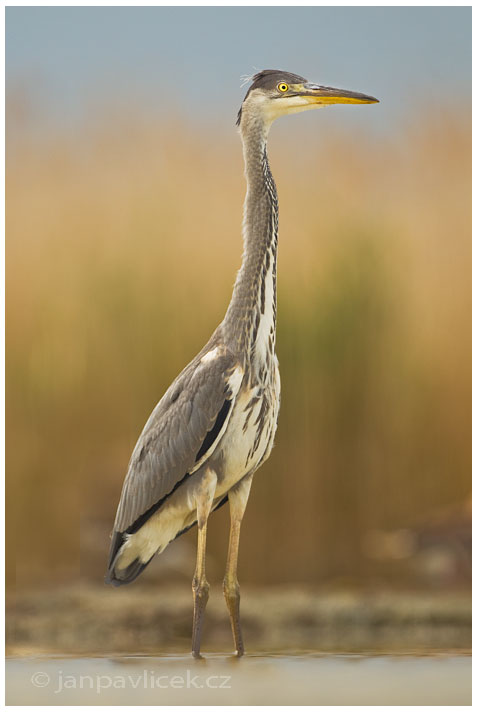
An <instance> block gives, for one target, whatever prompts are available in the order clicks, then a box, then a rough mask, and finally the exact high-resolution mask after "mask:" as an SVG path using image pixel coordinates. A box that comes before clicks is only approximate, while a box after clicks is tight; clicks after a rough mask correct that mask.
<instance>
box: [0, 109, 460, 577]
mask: <svg viewBox="0 0 478 712" xmlns="http://www.w3.org/2000/svg"><path fill="white" fill-rule="evenodd" d="M290 129H291V126H288V127H286V128H285V129H278V131H277V133H275V134H274V135H273V137H272V139H271V146H270V159H271V166H272V170H273V172H274V174H275V177H276V181H277V184H278V189H279V198H280V208H281V224H280V232H281V236H280V247H279V281H278V284H279V321H278V347H277V348H278V356H279V361H280V364H281V374H282V382H283V393H282V407H281V414H280V420H279V429H278V435H277V440H276V447H275V449H274V451H273V454H272V456H271V458H270V460H269V462H268V463H267V464H266V465H265V466H264V467H263V468H262V469H261V470H260V472H258V474H257V475H256V478H255V483H254V487H253V493H252V497H251V500H250V505H249V508H248V512H247V514H246V520H245V526H244V534H243V539H242V544H241V580H243V581H254V582H257V583H259V582H262V583H269V582H277V581H284V582H287V581H296V582H317V581H320V580H326V579H329V580H330V579H338V578H339V579H341V578H344V577H347V578H350V579H354V578H358V579H360V578H364V577H365V578H366V577H367V575H368V574H369V573H370V570H369V567H370V563H369V562H368V560H367V559H366V558H365V557H364V554H363V547H362V541H363V537H364V536H365V535H366V533H367V532H368V531H370V530H375V529H393V528H402V527H407V526H414V525H416V524H419V523H420V521H422V520H423V519H425V518H426V517H427V516H428V515H429V514H430V513H431V512H433V511H434V510H436V509H438V508H441V507H443V506H446V505H447V504H449V503H454V502H460V501H461V500H463V499H464V498H465V497H466V496H467V495H468V491H469V488H470V395H469V393H470V289H471V271H470V253H471V241H470V222H471V209H470V188H471V171H470V131H469V125H468V120H467V119H460V118H459V117H457V116H453V117H451V116H449V115H446V114H444V113H440V112H436V113H435V114H434V115H433V116H422V117H415V119H414V120H413V121H410V123H409V124H408V126H406V127H402V128H401V129H400V131H399V133H398V134H397V135H396V136H395V137H394V138H393V139H391V138H390V137H388V138H386V139H385V138H378V139H377V138H374V139H372V137H370V136H366V135H363V136H359V137H357V135H356V133H354V134H353V135H345V134H344V133H341V132H339V131H335V132H334V133H333V134H332V135H330V134H328V135H327V137H325V136H324V135H323V134H322V136H321V137H320V138H314V137H312V136H310V137H309V138H308V142H307V149H306V150H300V147H299V150H298V138H300V136H301V135H302V134H301V133H300V132H299V133H298V131H299V130H298V129H297V130H296V131H295V132H294V131H290ZM230 134H231V135H227V134H225V133H224V134H220V133H215V134H214V135H213V132H212V131H208V130H206V129H201V128H199V127H197V126H195V125H194V124H193V123H192V122H191V123H188V122H187V121H185V120H184V121H180V120H178V121H175V122H174V123H173V122H171V123H168V122H165V121H164V120H163V121H161V122H156V123H153V122H152V121H147V120H146V119H144V118H143V117H134V118H131V117H130V118H129V119H124V120H122V121H121V122H118V120H117V119H116V118H115V120H113V119H110V120H104V121H100V120H99V121H98V122H97V124H92V125H91V126H89V127H85V128H83V129H82V130H78V131H77V133H76V134H74V135H73V134H71V135H67V134H66V133H65V135H61V136H60V135H54V136H53V135H50V136H45V135H40V136H38V135H35V133H34V132H33V131H32V130H30V128H29V127H28V125H26V126H23V127H22V126H21V125H20V126H16V125H14V123H13V122H12V121H11V120H10V121H9V123H8V134H7V138H8V143H7V214H6V225H7V428H8V430H7V434H8V440H7V475H8V481H7V486H8V489H7V495H8V502H7V513H8V530H7V553H8V557H9V561H10V569H9V571H10V580H13V579H14V577H15V576H16V578H17V581H18V583H19V584H20V585H26V586H28V585H30V584H31V583H32V582H35V583H36V582H38V581H42V580H47V579H49V580H61V579H62V578H66V577H76V576H78V575H79V574H80V567H81V574H82V575H87V576H95V577H98V578H100V577H101V575H102V571H101V567H102V557H103V556H106V553H107V550H108V544H109V542H108V539H107V534H108V531H109V529H110V527H111V525H112V521H113V518H114V513H115V508H116V504H117V500H118V496H119V492H120V487H121V483H122V480H123V476H124V473H125V469H126V466H127V462H128V458H129V455H130V452H131V450H132V447H133V446H134V443H135V440H136V438H137V436H138V435H139V432H140V430H141V428H142V426H143V424H144V422H145V420H146V418H147V416H148V415H149V413H150V411H151V409H152V407H153V406H154V404H155V403H156V401H157V400H158V399H159V397H160V396H161V395H162V393H163V391H164V390H165V388H166V387H167V386H168V385H169V383H170V381H171V380H172V379H173V378H174V377H175V376H176V375H177V373H178V372H179V371H180V370H181V369H182V367H183V366H184V365H185V364H186V363H187V362H188V360H189V359H190V358H192V357H193V356H194V355H195V353H196V352H197V351H198V350H199V348H201V347H202V345H203V343H204V342H205V341H206V339H207V338H208V337H209V335H210V333H211V332H212V331H213V329H214V328H215V326H216V325H217V323H218V322H219V321H220V320H221V318H222V316H223V314H224V312H225V309H226V306H227V303H228V300H229V298H230V294H231V288H232V284H233V281H234V277H235V271H236V269H237V268H238V266H239V263H240V254H241V249H242V245H241V235H240V225H241V219H242V215H241V211H242V201H243V196H244V182H243V176H242V155H241V150H240V143H239V140H238V139H237V137H235V136H234V134H233V133H232V132H230ZM214 520H215V521H213V522H212V526H211V533H210V536H209V544H208V547H209V550H210V554H211V558H212V559H214V557H216V558H217V560H218V562H220V564H221V565H222V562H223V559H224V555H225V544H226V536H227V511H226V508H224V510H223V511H221V513H218V514H217V515H215V517H214ZM85 531H86V532H87V533H88V532H90V533H91V532H99V533H98V534H97V535H95V536H93V538H94V546H95V547H96V549H97V552H98V554H97V559H94V560H93V557H91V558H90V556H89V554H88V555H85V554H84V553H83V554H82V541H83V538H82V537H83V536H84V535H85V534H84V533H85ZM187 536H188V537H190V542H191V544H193V543H194V537H195V533H194V532H191V533H190V534H188V535H187ZM91 538H92V537H91V536H90V539H91ZM186 541H187V540H186ZM88 551H89V549H88ZM98 562H99V563H98ZM191 574H192V572H191ZM148 575H149V574H148V573H147V572H145V574H144V577H143V578H144V579H145V581H147V577H148Z"/></svg>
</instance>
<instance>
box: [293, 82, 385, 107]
mask: <svg viewBox="0 0 478 712" xmlns="http://www.w3.org/2000/svg"><path fill="white" fill-rule="evenodd" d="M297 94H298V96H302V97H304V99H305V100H306V101H307V102H309V103H310V104H378V103H379V101H378V99H376V98H375V97H374V96H367V94H360V93H358V92H355V91H348V90H347V89H334V88H332V87H323V86H320V85H318V84H311V83H307V84H304V85H303V87H302V88H301V89H300V90H299V91H297Z"/></svg>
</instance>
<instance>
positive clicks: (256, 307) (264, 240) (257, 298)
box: [223, 115, 279, 368]
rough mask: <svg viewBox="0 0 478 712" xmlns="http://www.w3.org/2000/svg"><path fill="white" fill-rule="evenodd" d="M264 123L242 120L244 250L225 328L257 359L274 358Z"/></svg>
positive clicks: (274, 218) (274, 207)
mask: <svg viewBox="0 0 478 712" xmlns="http://www.w3.org/2000/svg"><path fill="white" fill-rule="evenodd" d="M267 132H268V127H267V126H265V125H264V124H263V123H262V122H261V121H254V120H249V117H247V116H244V115H243V118H242V121H241V136H242V141H243V148H244V161H245V174H246V181H247V194H246V200H245V204H244V222H243V236H244V254H243V259H242V266H241V268H240V270H239V272H238V275H237V278H236V282H235V285H234V291H233V294H232V299H231V303H230V305H229V308H228V310H227V313H226V316H225V318H224V322H223V327H224V330H225V335H226V338H227V340H228V342H229V343H230V345H231V346H232V347H233V348H234V349H235V350H237V351H238V352H239V353H244V354H245V355H246V360H247V359H250V360H251V361H254V362H255V363H256V366H258V368H261V367H262V362H263V361H265V360H266V359H268V357H269V356H272V353H273V351H274V347H275V329H276V311H277V301H276V299H277V297H276V270H277V241H278V208H279V206H278V200H277V191H276V186H275V183H274V179H273V177H272V174H271V172H270V168H269V162H268V158H267Z"/></svg>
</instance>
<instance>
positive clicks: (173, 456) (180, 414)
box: [114, 350, 243, 532]
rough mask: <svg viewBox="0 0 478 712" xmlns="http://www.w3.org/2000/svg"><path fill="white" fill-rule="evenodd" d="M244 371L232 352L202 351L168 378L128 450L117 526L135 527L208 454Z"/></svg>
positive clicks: (203, 460)
mask: <svg viewBox="0 0 478 712" xmlns="http://www.w3.org/2000/svg"><path fill="white" fill-rule="evenodd" d="M216 351H218V350H216ZM242 375H243V372H242V368H241V367H240V366H239V365H238V364H237V362H236V361H235V359H234V358H233V357H232V356H231V355H230V354H227V353H225V354H223V355H218V356H216V355H215V356H214V357H211V358H208V357H207V355H206V357H204V356H203V358H202V359H201V358H197V359H195V360H194V361H192V362H191V363H190V364H189V366H187V367H186V368H185V369H184V371H183V372H182V373H181V374H180V375H179V376H178V378H177V379H176V380H175V381H174V382H173V383H172V385H171V386H170V388H169V389H168V390H167V391H166V393H165V394H164V396H163V398H162V399H161V400H160V401H159V403H158V405H157V406H156V408H155V409H154V410H153V412H152V414H151V416H150V418H149V420H148V422H147V423H146V425H145V427H144V429H143V432H142V433H141V435H140V437H139V440H138V442H137V444H136V447H135V449H134V451H133V454H132V456H131V460H130V463H129V467H128V473H127V475H126V479H125V482H124V485H123V491H122V493H121V499H120V503H119V506H118V511H117V514H116V520H115V526H114V528H115V531H116V532H125V531H128V532H132V531H136V530H137V529H138V528H139V527H140V526H141V525H142V523H143V522H144V521H145V520H146V519H147V518H148V517H149V516H150V515H151V514H152V513H153V511H155V509H157V508H158V507H159V506H160V505H161V502H162V501H163V500H164V499H165V498H166V497H167V496H168V495H169V494H171V493H172V492H173V491H174V489H175V488H176V487H177V486H178V485H179V484H180V483H181V482H182V480H183V479H184V478H185V477H187V476H188V475H190V474H191V473H193V472H194V471H196V470H197V469H198V468H199V467H200V466H201V465H202V464H203V463H204V462H205V461H206V460H207V459H208V457H210V455H211V453H212V452H213V451H214V448H215V447H216V445H217V443H218V442H219V439H220V437H221V436H222V433H223V432H224V429H225V427H226V425H227V420H228V417H229V416H230V413H231V410H232V405H233V402H234V399H235V397H236V394H237V392H238V390H239V387H240V384H241V381H242Z"/></svg>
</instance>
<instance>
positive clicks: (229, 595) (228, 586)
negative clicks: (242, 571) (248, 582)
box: [223, 577, 245, 658]
mask: <svg viewBox="0 0 478 712" xmlns="http://www.w3.org/2000/svg"><path fill="white" fill-rule="evenodd" d="M223 591H224V598H225V599H226V605H227V608H228V611H229V618H230V619H231V628H232V635H233V637H234V645H235V646H236V653H235V657H236V658H241V657H242V656H243V655H244V653H245V650H244V641H243V638H242V629H241V617H240V614H239V604H240V601H241V595H240V592H239V583H238V581H237V579H234V578H232V579H229V578H227V577H226V578H225V579H224V582H223Z"/></svg>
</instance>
